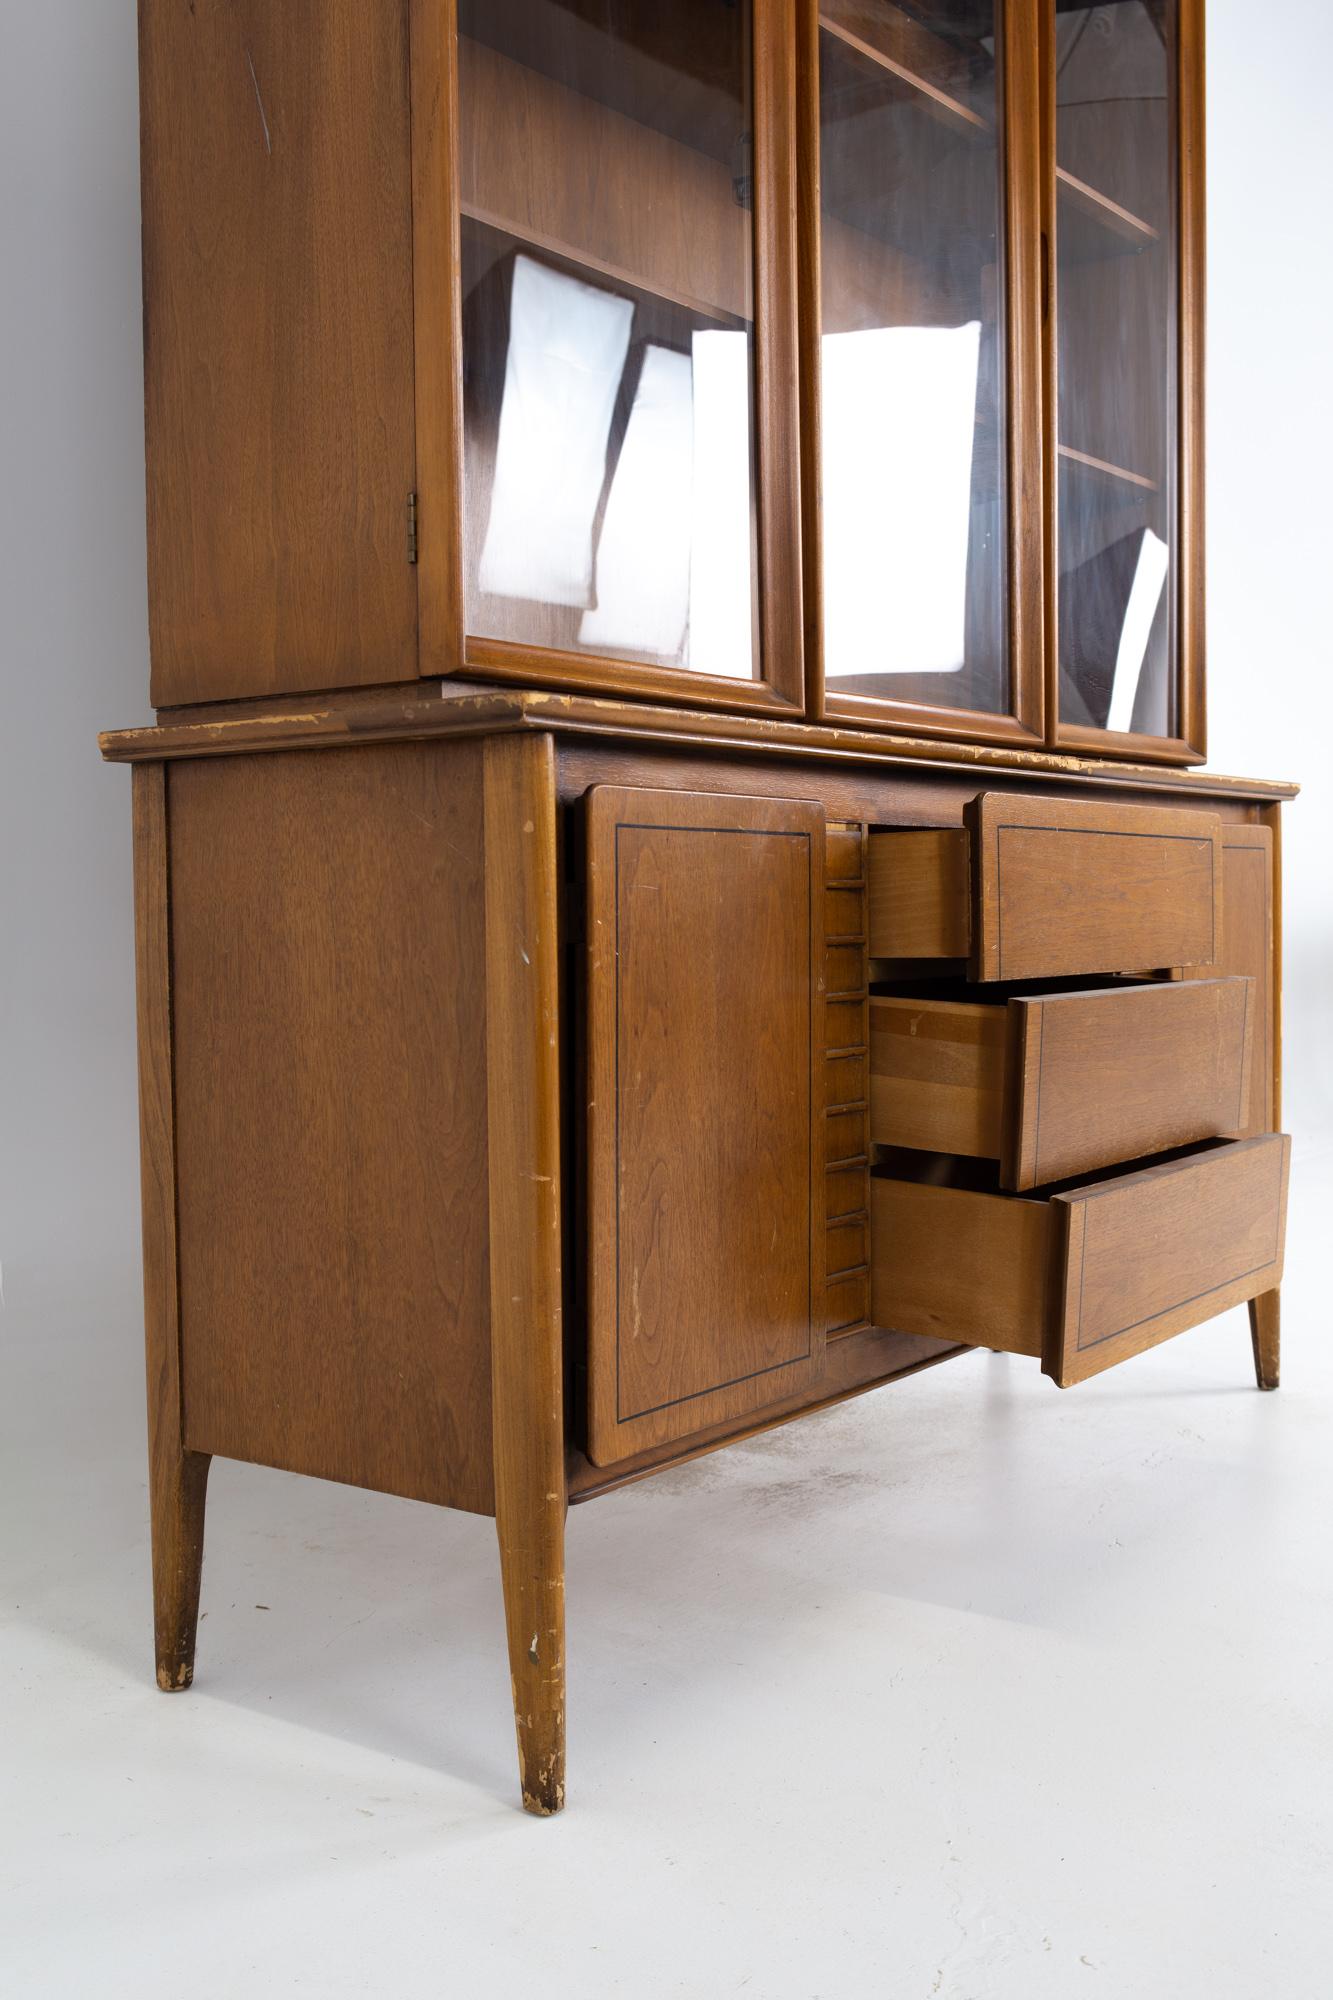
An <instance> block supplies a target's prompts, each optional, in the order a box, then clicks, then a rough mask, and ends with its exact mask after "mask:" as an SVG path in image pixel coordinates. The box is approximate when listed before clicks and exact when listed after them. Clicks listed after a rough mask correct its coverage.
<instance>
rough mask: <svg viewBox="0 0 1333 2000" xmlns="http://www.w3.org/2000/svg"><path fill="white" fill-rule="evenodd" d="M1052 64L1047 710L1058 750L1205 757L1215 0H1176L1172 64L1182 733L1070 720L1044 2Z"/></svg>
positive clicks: (1045, 145)
mask: <svg viewBox="0 0 1333 2000" xmlns="http://www.w3.org/2000/svg"><path fill="white" fill-rule="evenodd" d="M1041 36H1042V47H1041V68H1042V106H1043V117H1042V160H1041V187H1042V216H1043V237H1044V240H1045V242H1046V243H1048V244H1049V246H1050V249H1049V253H1048V265H1049V288H1048V311H1047V314H1046V325H1045V330H1044V350H1045V353H1044V368H1045V377H1046V410H1047V427H1046V446H1045V452H1044V459H1045V477H1046V504H1045V521H1046V623H1047V630H1048V632H1049V634H1050V643H1049V647H1048V658H1047V663H1046V669H1047V689H1046V708H1047V714H1048V716H1049V718H1050V725H1051V728H1050V735H1049V737H1048V739H1047V740H1048V742H1049V743H1050V745H1051V747H1052V748H1053V749H1061V750H1078V751H1081V752H1085V753H1088V752H1090V753H1091V754H1093V755H1094V756H1099V757H1129V758H1132V759H1133V761H1134V762H1135V763H1140V764H1141V763H1160V764H1202V763H1203V762H1204V761H1205V758H1206V757H1207V750H1208V737H1207V722H1206V711H1205V698H1204V681H1205V664H1204V662H1205V646H1206V634H1205V624H1204V337H1205V324H1204V322H1205V276H1206V242H1205V222H1206V212H1205V178H1204V177H1205V156H1204V92H1205V77H1206V67H1205V56H1204V0H1176V49H1175V60H1174V64H1173V71H1174V77H1175V90H1176V147H1175V168H1176V189H1175V202H1174V212H1175V219H1176V297H1175V350H1176V396H1175V406H1176V414H1175V435H1176V497H1175V510H1174V511H1175V555H1174V564H1173V570H1174V587H1175V606H1174V616H1173V619H1172V630H1173V632H1174V636H1175V667H1176V732H1177V733H1176V734H1175V735H1174V736H1146V735H1136V734H1135V733H1134V732H1133V731H1129V730H1126V731H1124V732H1123V733H1122V732H1116V733H1114V734H1113V733H1112V732H1111V731H1109V730H1105V729H1092V728H1089V727H1088V726H1087V725H1086V724H1082V723H1072V722H1070V723H1066V722H1062V721H1061V719H1060V700H1059V677H1060V661H1059V622H1058V615H1057V605H1056V590H1057V582H1058V566H1057V565H1058V549H1057V531H1058V519H1059V483H1058V482H1059V472H1058V467H1057V462H1056V443H1057V424H1056V411H1057V395H1058V376H1057V352H1056V337H1057V328H1058V316H1057V277H1056V269H1055V243H1056V236H1055V230H1056V184H1055V59H1054V57H1055V24H1054V15H1053V12H1052V11H1051V10H1050V9H1049V8H1046V7H1044V6H1043V8H1042V22H1041Z"/></svg>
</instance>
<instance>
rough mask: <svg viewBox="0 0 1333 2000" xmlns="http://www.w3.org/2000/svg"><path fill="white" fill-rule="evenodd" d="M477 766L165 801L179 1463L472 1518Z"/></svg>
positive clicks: (406, 755) (419, 767)
mask: <svg viewBox="0 0 1333 2000" xmlns="http://www.w3.org/2000/svg"><path fill="white" fill-rule="evenodd" d="M481 764H482V746H481V745H480V744H473V743H467V744H459V745H448V746H446V745H443V744H425V745H410V746H409V745H405V744H395V745H390V746H386V747H368V748H361V749H353V750H334V751H327V752H316V753H307V752H296V753H281V754H278V755H274V756H266V757H234V758H220V759H218V760H216V761H205V762H201V763H197V764H178V765H174V766H172V767H171V770H170V773H169V782H170V801H171V824H172V842H171V900H172V971H173V1002H174V1010H175V1020H174V1029H175V1063H176V1076H175V1081H176V1131H177V1157H178V1162H179V1231H180V1298H181V1338H182V1347H183V1388H184V1407H185V1435H186V1442H187V1444H188V1445H189V1446H190V1447H191V1448H192V1449H194V1450H198V1451H211V1452H216V1453H220V1454H222V1455H224V1456H227V1457H231V1458H244V1459H252V1460H256V1461H258V1462H260V1463H263V1464H267V1465H274V1466H280V1467H283V1468H286V1469H287V1470H290V1471H294V1472H306V1473H315V1474H319V1475H321V1476H322V1477H324V1478H329V1479H339V1480H344V1481H347V1482H349V1483H351V1484H353V1485H358V1486H368V1487H373V1488H376V1489H378V1490H379V1491H382V1492H388V1493H399V1494H403V1495H406V1496H408V1497H409V1498H414V1499H422V1500H433V1501H437V1502H441V1503H444V1504H447V1505H450V1506H455V1507H463V1508H468V1509H471V1510H473V1511H476V1512H481V1513H488V1512H490V1511H491V1508H492V1501H493V1487H492V1467H491V1384H490V1343H489V1302H488V1289H487V1261H488V1258H487V1244H488V1224H487V1136H486V1130H487V1103H486V1021H485V981H486V957H485V936H484V904H483V887H482V854H483V842H482V780H481Z"/></svg>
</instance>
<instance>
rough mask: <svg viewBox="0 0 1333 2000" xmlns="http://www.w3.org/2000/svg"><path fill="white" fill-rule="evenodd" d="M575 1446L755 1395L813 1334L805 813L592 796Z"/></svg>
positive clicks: (665, 1436) (817, 918)
mask: <svg viewBox="0 0 1333 2000" xmlns="http://www.w3.org/2000/svg"><path fill="white" fill-rule="evenodd" d="M587 832H588V934H589V998H588V1024H589V1036H588V1040H589V1102H590V1110H589V1272H588V1278H589V1329H588V1383H589V1392H588V1443H589V1456H590V1457H591V1458H592V1459H593V1461H594V1463H597V1464H608V1463H611V1462H613V1461H614V1460H616V1459H618V1458H623V1457H625V1456H627V1455H628V1454H630V1453H632V1452H637V1451H642V1450H644V1449H647V1448H649V1447H651V1446H653V1445H656V1444H662V1443H665V1442H667V1441H669V1440H670V1439H672V1438H676V1437H683V1436H688V1435H689V1434H691V1433H693V1432H695V1431H697V1430H700V1429H701V1428H703V1427H704V1426H706V1425H708V1424H711V1423H717V1422H720V1421H724V1420H726V1419H728V1418H730V1417H734V1416H739V1415H743V1414H744V1413H746V1412H747V1411H750V1410H755V1409H760V1408H763V1407H764V1406H766V1405H768V1404H770V1403H775V1402H777V1401H779V1400H780V1399H781V1398H782V1397H784V1396H786V1395H789V1394H791V1393H792V1392H793V1391H795V1390H796V1389H798V1388H800V1387H801V1386H802V1385H803V1384H804V1383H806V1382H809V1381H812V1380H813V1379H814V1377H815V1375H816V1373H817V1371H818V1368H819V1365H820V1362H821V1359H822V1348H823V1338H824V1333H823V1311H822V1304H823V1255H824V1237H825V1231H826V1226H827V1218H826V1214H825V1190H824V1186H823V1180H824V1156H823V1137H824V1135H823V1130H822V1126H823V1120H822V1117H821V1115H820V1114H821V1111H822V1103H821V1101H820V1100H821V1091H820V1088H819V1084H820V1078H821V1066H822V1064H823V1062H824V1050H823V1047H822V1042H823V1021H822V1009H821V1008H820V1006H819V1004H818V1000H819V981H820V969H821V962H822V956H823V948H824V947H823V930H822V920H821V909H820V903H819V900H818V898H819V887H820V884H821V881H822V878H823V833H824V822H823V816H822V814H821V813H820V812H819V810H818V808H817V807H814V806H812V805H809V804H805V803H801V802H793V801H786V800H755V801H749V800H741V799H734V798H722V797H708V796H705V795H697V794H695V795H691V794H684V795H675V794H671V793H667V792H635V791H621V790H619V789H616V788H606V789H601V790H598V791H595V792H594V793H592V794H591V796H590V798H589V801H588V828H587Z"/></svg>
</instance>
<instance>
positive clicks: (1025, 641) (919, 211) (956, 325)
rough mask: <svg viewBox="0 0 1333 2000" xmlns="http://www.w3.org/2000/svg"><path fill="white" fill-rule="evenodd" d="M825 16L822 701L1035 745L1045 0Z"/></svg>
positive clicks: (815, 109)
mask: <svg viewBox="0 0 1333 2000" xmlns="http://www.w3.org/2000/svg"><path fill="white" fill-rule="evenodd" d="M816 32H817V43H816V46H815V48H814V50H813V52H812V55H811V57H810V60H809V63H808V72H809V74H810V75H811V76H812V77H813V78H816V79H817V99H816V101H815V102H814V103H813V104H811V106H810V107H809V109H808V112H807V121H808V128H809V132H808V146H809V150H810V151H811V152H812V153H815V152H817V156H818V174H819V246H818V250H819V257H818V262H819V272H818V299H817V305H818V322H817V325H816V326H815V327H814V329H813V332H812V334H808V335H807V346H806V376H807V387H808V388H814V389H816V390H817V396H818V406H819V415H818V431H817V449H816V450H815V451H814V452H811V453H809V454H808V461H809V460H810V459H813V460H814V464H813V465H811V464H810V463H809V462H807V468H806V477H807V479H814V478H815V477H816V475H817V484H818V488H819V498H818V502H817V504H816V505H815V506H814V507H813V508H812V514H811V516H809V517H808V519H809V520H810V522H811V527H812V532H811V533H809V534H808V536H807V546H808V551H809V553H810V555H811V557H812V561H811V568H810V583H811V587H810V592H809V596H810V607H811V611H810V624H809V631H808V639H809V647H810V651H811V652H812V654H813V655H814V656H815V660H816V663H817V664H816V669H815V681H816V685H817V687H819V688H820V689H821V690H822V703H823V712H824V713H825V714H826V715H827V716H828V717H830V719H834V718H840V717H841V718H847V719H851V720H855V721H857V722H861V723H870V724H882V725H886V726H893V727H895V728H899V729H905V730H910V731H914V732H923V731H924V732H935V733H947V734H955V735H965V736H971V737H981V738H983V739H990V740H997V741H1012V740H1014V739H1016V738H1017V739H1023V738H1026V739H1028V740H1031V741H1038V742H1039V741H1041V740H1042V730H1043V678H1044V676H1043V668H1042V654H1041V604H1042V598H1041V559H1042V558H1041V547H1040V543H1041V534H1040V521H1041V445H1040V439H1041V376H1040V365H1041V364H1040V349H1041V332H1040V268H1039V261H1038V260H1039V247H1040V212H1039V211H1040V202H1039V188H1038V180H1037V164H1036V163H1037V135H1038V133H1039V129H1040V118H1041V113H1040V94H1039V83H1038V60H1037V57H1038V42H1039V37H1038V20H1037V16H1036V12H1035V0H1007V4H1006V0H822V4H820V6H819V7H818V10H817V29H816Z"/></svg>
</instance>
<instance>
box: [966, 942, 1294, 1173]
mask: <svg viewBox="0 0 1333 2000" xmlns="http://www.w3.org/2000/svg"><path fill="white" fill-rule="evenodd" d="M1255 994H1256V982H1255V981H1253V980H1250V979H1199V980H1180V981H1171V980H1162V981H1160V982H1159V983H1157V984H1156V985H1148V986H1128V987H1123V988H1119V989H1116V988H1112V989H1109V990H1104V991H1100V992H1090V993H1057V994H1050V995H1047V996H1045V997H1043V998H1040V999H1032V1000H1025V999H1015V1000H1013V1001H1011V1002H1010V1013H1011V1016H1012V1018H1013V1022H1014V1030H1015V1043H1016V1057H1015V1062H1014V1066H1013V1070H1012V1072H1011V1074H1012V1076H1013V1079H1014V1091H1013V1101H1012V1103H1011V1106H1010V1112H1009V1119H1008V1131H1007V1134H1006V1137H1007V1140H1008V1144H1009V1147H1010V1149H1011V1150H1010V1151H1009V1153H1008V1156H1007V1161H1006V1171H1005V1174H1004V1184H1005V1186H1006V1187H1011V1188H1030V1187H1036V1186H1037V1185H1038V1184H1039V1183H1040V1182H1042V1181H1057V1180H1063V1179H1066V1178H1067V1177H1068V1176H1069V1175H1071V1174H1086V1173H1092V1172H1094V1171H1095V1170H1096V1169H1097V1168H1098V1167H1110V1166H1115V1165H1117V1164H1118V1163H1119V1162H1120V1161H1121V1160H1136V1159H1144V1158H1146V1157H1147V1156H1148V1155H1149V1154H1150V1153H1165V1152H1169V1151H1170V1150H1171V1148H1172V1147H1175V1146H1189V1145H1192V1144H1194V1143H1195V1142H1196V1141H1198V1140H1200V1139H1213V1138H1221V1137H1226V1136H1228V1135H1230V1134H1238V1133H1240V1132H1243V1131H1244V1129H1245V1123H1246V1115H1247V1111H1248V1107H1249V1103H1250V1051H1251V1048H1252V1046H1253V1040H1254V1035H1253V1027H1254V1020H1253V1015H1254V1008H1255Z"/></svg>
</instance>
